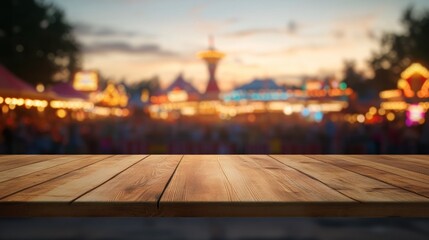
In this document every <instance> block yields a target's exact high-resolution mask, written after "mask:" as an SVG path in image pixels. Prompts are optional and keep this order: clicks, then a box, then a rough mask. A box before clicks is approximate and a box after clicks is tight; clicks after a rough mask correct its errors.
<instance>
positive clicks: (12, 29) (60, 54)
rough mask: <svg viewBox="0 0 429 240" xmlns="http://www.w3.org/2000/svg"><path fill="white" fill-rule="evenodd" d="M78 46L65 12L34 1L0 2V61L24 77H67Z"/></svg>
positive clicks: (74, 64) (48, 79) (42, 80)
mask: <svg viewBox="0 0 429 240" xmlns="http://www.w3.org/2000/svg"><path fill="white" fill-rule="evenodd" d="M78 53H79V46H78V44H77V42H76V40H75V39H74V36H73V35H72V27H71V26H70V25H69V24H68V23H66V22H65V19H64V13H63V12H62V11H61V10H60V9H58V8H57V7H56V6H54V5H52V4H47V3H44V2H42V1H36V0H2V1H0V64H2V65H4V66H5V67H6V68H8V69H9V70H11V71H12V72H13V73H15V74H16V75H17V76H19V77H20V78H22V79H23V80H25V81H27V82H29V83H32V84H37V83H44V84H48V83H51V82H52V81H53V80H67V79H68V78H69V77H70V76H71V74H72V73H73V72H74V71H75V70H76V69H77V67H78V65H79V62H78Z"/></svg>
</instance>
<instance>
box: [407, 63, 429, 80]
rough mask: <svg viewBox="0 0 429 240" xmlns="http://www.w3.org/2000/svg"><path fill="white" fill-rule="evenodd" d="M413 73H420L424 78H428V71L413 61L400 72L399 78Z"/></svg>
mask: <svg viewBox="0 0 429 240" xmlns="http://www.w3.org/2000/svg"><path fill="white" fill-rule="evenodd" d="M414 75H420V76H422V77H424V78H429V71H428V70H427V69H426V68H425V67H423V66H422V65H421V64H420V63H413V64H411V66H409V67H408V68H407V69H405V70H404V71H403V72H402V73H401V78H402V79H408V78H410V77H412V76H414Z"/></svg>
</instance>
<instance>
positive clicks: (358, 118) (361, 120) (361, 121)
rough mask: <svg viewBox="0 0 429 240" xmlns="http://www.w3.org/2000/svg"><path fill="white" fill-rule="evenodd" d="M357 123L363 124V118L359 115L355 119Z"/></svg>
mask: <svg viewBox="0 0 429 240" xmlns="http://www.w3.org/2000/svg"><path fill="white" fill-rule="evenodd" d="M356 120H357V121H358V122H359V123H363V122H365V116H364V115H363V114H359V115H358V116H357V118H356Z"/></svg>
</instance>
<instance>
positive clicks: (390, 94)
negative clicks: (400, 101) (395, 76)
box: [380, 83, 402, 99]
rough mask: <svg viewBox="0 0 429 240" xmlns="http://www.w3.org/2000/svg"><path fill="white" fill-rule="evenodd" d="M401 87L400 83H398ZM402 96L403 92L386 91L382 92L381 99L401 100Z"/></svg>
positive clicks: (396, 90)
mask: <svg viewBox="0 0 429 240" xmlns="http://www.w3.org/2000/svg"><path fill="white" fill-rule="evenodd" d="M398 85H399V83H398ZM401 96H402V92H401V91H400V90H398V89H395V90H386V91H381V92H380V98H383V99H388V98H399V97H401Z"/></svg>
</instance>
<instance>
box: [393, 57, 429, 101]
mask: <svg viewBox="0 0 429 240" xmlns="http://www.w3.org/2000/svg"><path fill="white" fill-rule="evenodd" d="M398 88H399V89H401V90H403V91H404V95H405V96H406V97H408V98H412V97H414V96H416V94H417V97H419V98H428V97H429V71H428V70H427V69H426V68H425V67H423V66H422V65H420V64H418V63H413V64H412V65H411V66H409V67H408V68H407V69H405V70H404V71H403V72H402V73H401V79H399V81H398Z"/></svg>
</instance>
